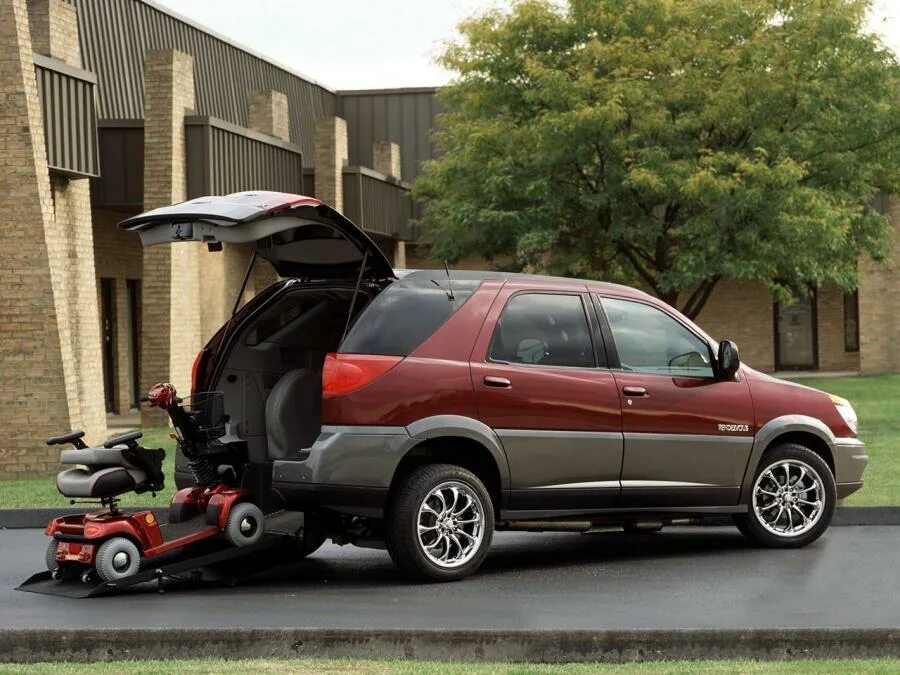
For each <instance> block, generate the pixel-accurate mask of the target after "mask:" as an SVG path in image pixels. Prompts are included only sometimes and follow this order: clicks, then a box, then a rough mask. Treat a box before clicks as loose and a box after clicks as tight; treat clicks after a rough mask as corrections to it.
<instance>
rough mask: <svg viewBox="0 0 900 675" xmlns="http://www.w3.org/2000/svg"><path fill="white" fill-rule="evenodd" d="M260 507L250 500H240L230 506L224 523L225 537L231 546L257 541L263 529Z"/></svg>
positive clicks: (263, 523)
mask: <svg viewBox="0 0 900 675" xmlns="http://www.w3.org/2000/svg"><path fill="white" fill-rule="evenodd" d="M265 519H266V517H265V516H264V515H263V512H262V509H260V508H259V507H258V506H257V505H256V504H251V503H250V502H241V503H240V504H235V505H234V506H232V507H231V512H230V513H229V514H228V522H227V523H226V524H225V537H226V538H227V539H228V541H229V542H230V543H231V544H232V545H233V546H249V545H250V544H255V543H256V542H258V541H259V540H260V539H261V538H262V536H263V532H264V531H265Z"/></svg>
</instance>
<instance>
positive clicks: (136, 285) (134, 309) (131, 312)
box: [125, 279, 141, 408]
mask: <svg viewBox="0 0 900 675" xmlns="http://www.w3.org/2000/svg"><path fill="white" fill-rule="evenodd" d="M125 285H126V288H127V290H128V319H129V322H130V326H129V328H130V331H129V332H130V337H131V339H130V340H129V342H130V344H129V348H130V351H131V407H132V408H138V407H140V398H141V394H140V390H141V362H140V358H141V282H140V280H139V279H128V280H127V281H126V282H125Z"/></svg>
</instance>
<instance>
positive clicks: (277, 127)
mask: <svg viewBox="0 0 900 675" xmlns="http://www.w3.org/2000/svg"><path fill="white" fill-rule="evenodd" d="M247 126H248V127H250V128H251V129H253V130H254V131H258V132H260V133H263V134H269V135H270V136H275V137H276V138H280V139H282V140H285V141H289V140H290V135H291V127H290V116H289V115H288V100H287V96H286V95H285V94H283V93H282V92H280V91H275V90H274V89H266V90H264V91H251V92H250V93H249V96H248V111H247Z"/></svg>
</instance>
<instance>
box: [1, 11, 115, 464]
mask: <svg viewBox="0 0 900 675" xmlns="http://www.w3.org/2000/svg"><path fill="white" fill-rule="evenodd" d="M57 56H58V57H59V56H64V55H60V54H57ZM32 58H33V57H32V43H31V33H30V28H29V22H28V11H27V7H26V3H25V0H2V1H0V157H2V158H3V162H4V167H3V171H0V211H2V213H3V214H4V216H3V218H2V219H0V372H2V373H3V380H4V381H3V384H4V386H3V387H2V388H0V406H2V408H3V410H4V411H5V413H4V415H3V417H2V418H0V435H2V437H3V444H2V446H0V474H3V475H9V474H21V473H32V472H46V471H49V470H51V469H53V468H55V467H56V464H57V458H58V454H59V449H58V448H53V449H51V448H48V447H46V446H45V445H44V443H43V439H45V438H46V437H47V436H49V435H51V434H53V433H59V432H60V431H67V430H69V429H72V428H83V429H84V430H85V431H86V432H87V434H88V437H89V439H90V440H94V441H96V440H101V439H102V437H103V436H104V435H105V433H106V424H105V416H104V415H103V395H102V391H103V390H102V377H101V376H100V373H101V371H100V363H99V353H100V352H99V349H100V339H99V321H98V314H97V304H96V293H95V288H96V287H95V281H94V261H93V244H92V234H91V224H90V218H89V210H88V204H89V199H90V197H89V191H88V185H87V182H86V181H84V180H76V181H69V180H67V179H64V178H61V177H57V176H54V177H53V180H52V187H51V176H50V174H49V172H48V168H47V160H46V151H45V140H44V133H43V122H42V120H41V113H40V102H39V99H38V93H37V84H36V81H35V75H34V64H33V61H32ZM54 201H55V205H54Z"/></svg>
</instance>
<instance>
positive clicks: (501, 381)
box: [484, 375, 512, 389]
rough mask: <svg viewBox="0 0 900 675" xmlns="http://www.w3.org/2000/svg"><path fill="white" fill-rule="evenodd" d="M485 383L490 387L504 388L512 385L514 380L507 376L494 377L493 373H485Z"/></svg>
mask: <svg viewBox="0 0 900 675" xmlns="http://www.w3.org/2000/svg"><path fill="white" fill-rule="evenodd" d="M484 383H485V385H487V386H488V387H500V388H502V389H509V388H510V387H511V386H512V382H510V381H509V380H507V379H506V378H505V377H494V376H493V375H485V377H484Z"/></svg>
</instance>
